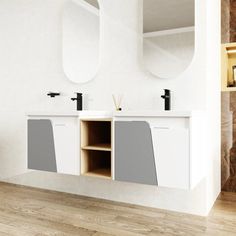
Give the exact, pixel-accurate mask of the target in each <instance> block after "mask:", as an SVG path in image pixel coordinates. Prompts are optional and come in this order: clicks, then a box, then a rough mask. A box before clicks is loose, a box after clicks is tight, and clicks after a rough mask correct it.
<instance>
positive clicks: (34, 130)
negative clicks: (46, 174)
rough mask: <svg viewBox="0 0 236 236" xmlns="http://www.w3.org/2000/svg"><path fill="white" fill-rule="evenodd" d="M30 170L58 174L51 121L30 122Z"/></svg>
mask: <svg viewBox="0 0 236 236" xmlns="http://www.w3.org/2000/svg"><path fill="white" fill-rule="evenodd" d="M28 168H29V169H34V170H44V171H50V172H57V165H56V155H55V146H54V138H53V128H52V124H51V121H50V120H28Z"/></svg>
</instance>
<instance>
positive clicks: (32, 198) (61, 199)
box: [0, 182, 236, 236]
mask: <svg viewBox="0 0 236 236" xmlns="http://www.w3.org/2000/svg"><path fill="white" fill-rule="evenodd" d="M1 235H17V236H18V235H19V236H24V235H26V236H28V235H30V236H32V235H37V236H41V235H42V236H43V235H50V236H52V235H57V236H59V235H60V236H62V235H79V236H84V235H92V236H109V235H119V236H123V235H124V236H125V235H147V236H151V235H187V236H191V235H197V236H198V235H199V236H201V235H212V236H217V235H219V236H224V235H227V236H230V235H236V193H222V194H221V195H220V196H219V198H218V200H217V202H216V203H215V206H214V208H213V209H212V211H211V213H210V215H209V216H208V217H199V216H192V215H187V214H181V213H175V212H170V211H165V210H158V209H153V208H146V207H140V206H135V205H129V204H124V203H115V202H111V201H106V200H98V199H94V198H87V197H81V196H77V195H72V194H66V193H58V192H53V191H47V190H40V189H35V188H29V187H23V186H17V185H12V184H7V183H1V182H0V236H1Z"/></svg>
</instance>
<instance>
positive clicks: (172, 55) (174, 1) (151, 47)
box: [143, 0, 195, 78]
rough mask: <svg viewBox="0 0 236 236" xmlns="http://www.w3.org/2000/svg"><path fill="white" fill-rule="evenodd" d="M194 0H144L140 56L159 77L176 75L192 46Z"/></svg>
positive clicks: (186, 63)
mask: <svg viewBox="0 0 236 236" xmlns="http://www.w3.org/2000/svg"><path fill="white" fill-rule="evenodd" d="M194 4H195V1H194V0H168V1H166V0H143V21H144V22H143V60H144V66H145V68H146V69H147V70H148V71H149V72H151V73H152V74H153V75H155V76H157V77H158V78H176V77H177V76H178V75H180V74H181V73H183V72H184V71H185V70H186V69H187V67H188V66H189V65H190V63H191V61H192V58H193V55H194V47H195V42H194V41H195V40H194V37H195V33H194V26H195V20H194V18H195V7H194Z"/></svg>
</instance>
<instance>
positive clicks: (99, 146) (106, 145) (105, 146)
mask: <svg viewBox="0 0 236 236" xmlns="http://www.w3.org/2000/svg"><path fill="white" fill-rule="evenodd" d="M81 149H83V150H97V151H106V152H110V151H111V144H110V143H99V144H93V145H88V146H84V147H81Z"/></svg>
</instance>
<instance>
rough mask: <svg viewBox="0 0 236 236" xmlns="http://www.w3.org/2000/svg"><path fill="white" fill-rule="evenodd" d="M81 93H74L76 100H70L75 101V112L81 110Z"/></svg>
mask: <svg viewBox="0 0 236 236" xmlns="http://www.w3.org/2000/svg"><path fill="white" fill-rule="evenodd" d="M82 95H83V94H82V93H76V98H71V100H72V101H76V103H77V111H82V110H83V97H82Z"/></svg>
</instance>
